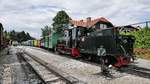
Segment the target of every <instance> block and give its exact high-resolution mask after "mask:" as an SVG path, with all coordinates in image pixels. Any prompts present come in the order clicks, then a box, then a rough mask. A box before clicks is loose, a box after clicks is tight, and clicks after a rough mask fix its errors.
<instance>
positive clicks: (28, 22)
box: [0, 0, 150, 38]
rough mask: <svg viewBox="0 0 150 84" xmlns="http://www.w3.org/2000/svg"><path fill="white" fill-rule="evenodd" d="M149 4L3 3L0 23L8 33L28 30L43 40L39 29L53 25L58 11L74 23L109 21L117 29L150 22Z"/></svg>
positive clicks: (130, 0) (81, 0) (137, 0)
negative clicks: (13, 30)
mask: <svg viewBox="0 0 150 84" xmlns="http://www.w3.org/2000/svg"><path fill="white" fill-rule="evenodd" d="M149 4H150V1H149V0H109V1H108V0H92V1H91V0H28V1H27V0H1V1H0V22H2V23H3V25H4V27H5V29H7V30H12V29H15V30H16V31H21V30H25V31H26V32H29V33H30V34H31V35H32V36H34V37H37V38H40V35H41V30H40V29H41V28H42V27H43V26H44V25H50V24H51V23H52V18H53V17H54V16H55V15H56V13H57V12H58V11H59V10H65V11H66V12H67V13H68V14H69V16H70V17H72V18H73V19H85V18H86V17H89V16H90V17H93V18H97V17H106V18H108V19H109V20H110V21H112V23H113V24H114V25H126V24H130V23H135V22H140V21H146V20H149V19H150V15H149V14H150V5H149Z"/></svg>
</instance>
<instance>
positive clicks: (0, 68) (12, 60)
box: [0, 47, 41, 84]
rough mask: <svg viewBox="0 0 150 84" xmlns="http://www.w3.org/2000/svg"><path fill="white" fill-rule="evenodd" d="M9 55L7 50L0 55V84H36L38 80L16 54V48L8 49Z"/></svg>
mask: <svg viewBox="0 0 150 84" xmlns="http://www.w3.org/2000/svg"><path fill="white" fill-rule="evenodd" d="M9 51H10V54H9V55H7V49H5V50H3V51H2V52H1V55H0V84H38V83H40V82H41V81H40V79H39V78H38V77H37V76H36V75H35V74H34V72H33V71H32V70H31V68H29V67H28V65H27V63H25V62H24V60H23V59H21V58H19V57H18V56H17V55H16V53H17V49H16V47H10V50H9Z"/></svg>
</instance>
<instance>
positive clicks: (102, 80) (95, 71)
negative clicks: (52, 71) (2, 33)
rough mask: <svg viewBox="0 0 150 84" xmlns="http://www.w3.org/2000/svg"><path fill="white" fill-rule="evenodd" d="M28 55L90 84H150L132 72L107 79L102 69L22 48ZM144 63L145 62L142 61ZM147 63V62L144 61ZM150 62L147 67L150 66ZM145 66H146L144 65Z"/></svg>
mask: <svg viewBox="0 0 150 84" xmlns="http://www.w3.org/2000/svg"><path fill="white" fill-rule="evenodd" d="M20 48H22V49H24V50H25V51H26V52H27V53H29V54H31V55H34V56H36V57H38V58H40V59H42V60H44V61H45V62H47V63H49V64H51V65H53V66H55V67H57V68H58V69H61V70H62V71H64V72H66V73H68V74H69V75H72V76H74V77H76V78H78V79H80V80H82V81H84V82H87V83H88V84H150V78H145V77H140V75H138V74H136V75H135V74H132V73H134V72H131V73H129V72H130V70H125V71H124V72H117V71H112V75H114V76H115V78H113V79H107V78H106V77H104V76H102V75H101V73H100V72H101V71H100V67H98V66H95V65H91V64H87V63H84V62H80V61H77V60H73V59H69V58H67V57H62V56H59V55H56V54H53V53H49V52H44V51H42V50H41V49H39V48H38V49H36V48H31V47H20ZM142 62H143V61H142ZM136 63H137V64H135V65H139V67H140V66H143V65H140V64H139V63H141V62H136ZM144 63H145V61H144ZM149 65H150V64H149V62H148V63H146V66H149ZM144 66H145V65H144Z"/></svg>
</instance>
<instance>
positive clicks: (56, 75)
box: [18, 53, 85, 84]
mask: <svg viewBox="0 0 150 84" xmlns="http://www.w3.org/2000/svg"><path fill="white" fill-rule="evenodd" d="M18 55H19V56H20V57H23V59H24V60H25V61H26V62H27V63H28V64H29V65H30V66H31V67H32V68H33V70H34V72H35V73H36V74H37V75H38V76H39V77H40V78H41V80H42V81H43V84H85V83H84V82H82V81H80V80H78V79H77V78H74V77H72V76H69V75H68V74H66V73H64V72H62V71H60V70H58V69H56V68H55V67H54V66H52V65H49V64H47V63H45V62H44V61H42V60H40V59H38V58H36V57H34V56H31V55H29V54H28V53H18Z"/></svg>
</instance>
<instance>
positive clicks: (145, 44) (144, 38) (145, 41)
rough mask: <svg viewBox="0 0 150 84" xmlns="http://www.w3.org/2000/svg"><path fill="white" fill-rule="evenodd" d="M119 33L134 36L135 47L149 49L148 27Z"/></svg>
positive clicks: (149, 29)
mask: <svg viewBox="0 0 150 84" xmlns="http://www.w3.org/2000/svg"><path fill="white" fill-rule="evenodd" d="M121 34H125V35H133V36H135V38H136V41H135V45H134V47H135V48H144V49H150V28H143V29H141V30H139V31H134V32H127V33H124V32H121Z"/></svg>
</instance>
